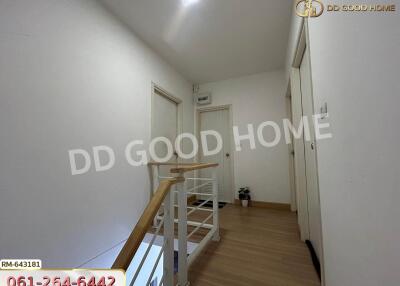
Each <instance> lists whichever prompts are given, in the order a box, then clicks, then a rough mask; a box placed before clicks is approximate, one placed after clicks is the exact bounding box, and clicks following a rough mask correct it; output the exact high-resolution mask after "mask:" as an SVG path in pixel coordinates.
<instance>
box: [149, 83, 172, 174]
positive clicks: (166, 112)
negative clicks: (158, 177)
mask: <svg viewBox="0 0 400 286" xmlns="http://www.w3.org/2000/svg"><path fill="white" fill-rule="evenodd" d="M177 135H178V103H177V102H175V101H173V100H171V99H170V98H168V97H167V96H165V95H163V94H162V93H160V92H158V91H157V90H156V91H155V92H154V95H153V108H152V130H151V137H152V139H154V138H156V137H166V138H168V139H169V140H170V142H171V143H172V146H174V144H175V139H176V137H177ZM173 148H175V147H173ZM155 151H156V154H157V156H158V157H160V158H164V157H166V156H167V154H168V149H167V145H166V144H164V143H160V142H159V143H157V144H156V146H155ZM173 152H174V156H172V158H171V160H170V162H176V159H177V157H176V152H175V150H173ZM161 169H162V170H163V172H162V174H163V175H166V174H165V172H166V171H165V170H168V169H169V168H167V167H162V168H161Z"/></svg>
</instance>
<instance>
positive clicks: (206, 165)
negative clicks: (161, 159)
mask: <svg viewBox="0 0 400 286" xmlns="http://www.w3.org/2000/svg"><path fill="white" fill-rule="evenodd" d="M217 166H218V164H217V163H197V164H193V165H181V166H179V165H178V166H177V167H175V168H171V170H170V172H171V173H185V172H190V171H194V170H200V169H206V168H211V167H217Z"/></svg>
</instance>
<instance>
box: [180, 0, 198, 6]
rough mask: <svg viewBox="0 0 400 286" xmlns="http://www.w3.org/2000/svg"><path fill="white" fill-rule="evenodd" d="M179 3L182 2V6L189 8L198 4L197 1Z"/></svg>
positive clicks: (185, 0)
mask: <svg viewBox="0 0 400 286" xmlns="http://www.w3.org/2000/svg"><path fill="white" fill-rule="evenodd" d="M181 1H182V5H183V6H185V7H188V6H191V5H193V4H196V3H197V2H199V0H181Z"/></svg>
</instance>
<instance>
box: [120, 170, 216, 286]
mask: <svg viewBox="0 0 400 286" xmlns="http://www.w3.org/2000/svg"><path fill="white" fill-rule="evenodd" d="M148 166H149V170H150V174H151V179H152V180H151V181H152V192H151V199H150V202H149V204H148V205H147V207H146V209H145V210H144V212H143V214H142V216H141V218H140V219H139V221H138V223H137V225H136V226H135V228H134V230H133V231H132V233H131V235H130V236H129V238H128V240H127V241H126V243H125V245H124V247H123V248H122V250H121V252H120V253H119V255H118V257H117V259H116V260H115V262H114V264H113V266H112V268H113V269H123V270H125V271H127V270H128V268H129V266H130V265H131V262H132V260H133V258H134V257H135V255H136V254H137V251H138V249H139V247H140V246H141V245H142V243H143V240H144V238H145V237H148V236H149V235H150V237H151V238H150V242H149V243H148V246H147V248H146V250H145V251H144V255H143V256H142V257H140V262H139V265H138V267H136V268H135V269H134V273H133V278H132V280H131V281H130V284H129V285H130V286H132V285H138V286H143V282H139V281H138V277H139V275H140V273H141V271H143V265H144V264H145V262H146V260H147V259H148V256H149V253H150V251H151V249H152V247H154V245H155V242H156V241H158V243H160V242H159V240H161V243H160V244H161V247H160V250H159V253H158V255H157V258H156V259H155V261H154V263H153V265H152V269H151V271H150V274H149V275H148V277H146V278H147V280H146V282H145V285H146V286H154V285H165V286H173V285H179V286H186V285H189V282H188V268H189V267H190V265H191V264H192V263H193V262H194V261H195V259H196V258H197V257H198V256H199V254H200V253H201V252H202V251H203V249H204V248H205V247H206V245H207V244H208V243H209V242H210V241H211V240H213V241H219V218H218V211H219V210H218V182H217V175H216V168H217V167H218V164H202V163H187V164H181V163H178V164H177V163H157V162H151V163H149V164H148ZM161 167H163V168H165V167H167V168H169V174H170V175H169V176H162V175H161V171H160V168H161ZM207 168H210V169H211V170H212V176H211V177H210V178H202V177H199V176H196V175H192V176H190V175H191V174H197V173H200V172H198V170H201V169H207ZM209 185H211V190H212V191H211V192H203V191H202V190H204V189H210V188H206V187H207V186H209ZM193 195H195V196H197V195H201V196H202V197H207V199H205V201H204V202H203V203H201V204H200V205H198V206H188V197H190V196H193ZM209 202H212V203H213V207H212V209H210V208H206V207H204V206H205V205H206V204H207V203H209ZM190 241H195V242H196V244H193V243H191V246H192V247H193V245H195V248H194V249H192V250H191V251H190V253H189V252H188V242H189V243H190ZM176 242H177V259H178V263H177V264H178V267H177V269H176V270H177V271H174V256H175V252H174V251H175V247H174V244H176ZM161 261H162V265H163V268H162V277H161V278H160V279H159V281H158V280H154V279H153V278H154V274H155V272H156V269H157V268H158V267H159V265H160V263H161ZM175 268H176V267H175Z"/></svg>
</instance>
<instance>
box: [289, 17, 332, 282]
mask: <svg viewBox="0 0 400 286" xmlns="http://www.w3.org/2000/svg"><path fill="white" fill-rule="evenodd" d="M306 50H307V52H308V55H309V66H310V73H311V72H312V65H311V52H310V39H309V29H308V20H307V19H302V20H301V23H300V29H299V35H298V38H297V46H296V50H295V55H294V58H293V61H292V64H291V67H290V79H289V86H288V89H289V91H290V96H292V99H293V97H295V96H296V97H297V98H299V97H300V104H302V103H301V97H302V94H301V80H300V65H301V63H302V60H303V55H304V53H305V52H306ZM289 91H288V92H289ZM311 97H312V101H313V109H314V110H313V111H314V112H315V107H314V91H313V84H312V73H311ZM292 104H293V100H292ZM293 112H294V107H293V106H292V114H293ZM301 145H302V147H303V149H304V148H305V146H304V142H303V144H301ZM315 158H316V169H317V181H318V157H317V148H316V151H315ZM302 159H304V165H305V164H306V162H305V154H303V156H302ZM295 166H296V163H295ZM305 167H306V166H305ZM299 176H302V177H303V179H304V180H305V182H307V177H306V174H305V173H304V174H298V172H297V171H296V170H295V177H296V178H295V182H296V184H297V183H298V179H299ZM317 185H319V183H318V182H317ZM296 191H297V206H298V209H299V201H300V200H301V197H299V195H303V196H304V195H305V196H307V185H306V188H305V190H298V186H297V185H296ZM318 195H319V187H318ZM306 201H307V202H306V205H307V225H302V229H303V230H301V238H302V240H303V241H304V240H307V239H310V227H309V225H308V223H309V213H308V196H307V197H306ZM320 208H321V204H320ZM320 215H321V245H322V247H321V248H322V249H321V258H320V265H321V285H322V286H324V285H325V267H324V247H323V245H324V239H323V233H322V212H320ZM300 223H304V222H300V220H299V224H300Z"/></svg>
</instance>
